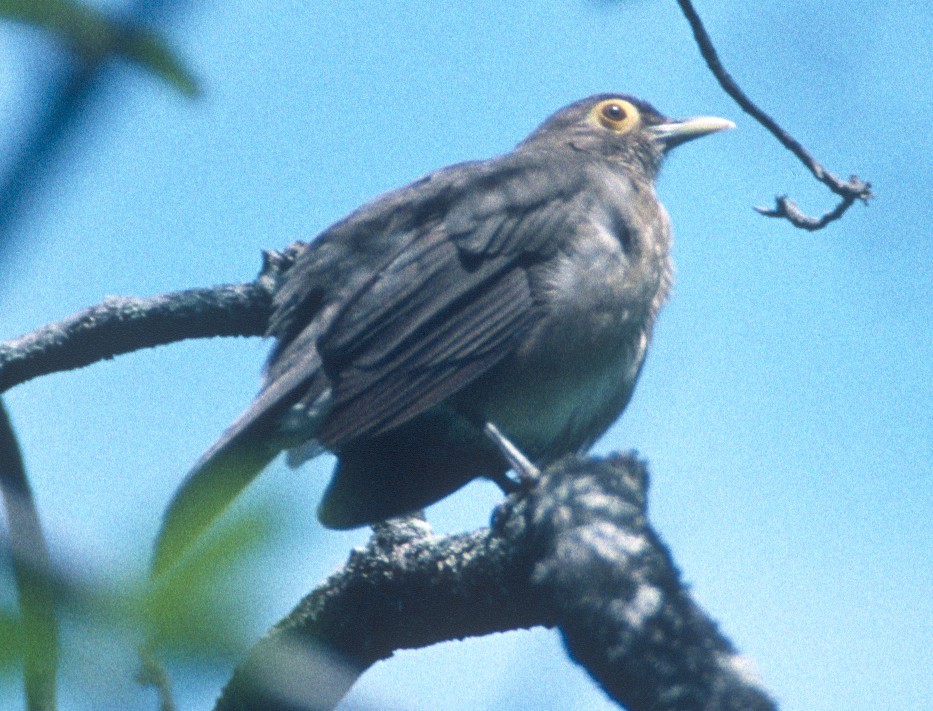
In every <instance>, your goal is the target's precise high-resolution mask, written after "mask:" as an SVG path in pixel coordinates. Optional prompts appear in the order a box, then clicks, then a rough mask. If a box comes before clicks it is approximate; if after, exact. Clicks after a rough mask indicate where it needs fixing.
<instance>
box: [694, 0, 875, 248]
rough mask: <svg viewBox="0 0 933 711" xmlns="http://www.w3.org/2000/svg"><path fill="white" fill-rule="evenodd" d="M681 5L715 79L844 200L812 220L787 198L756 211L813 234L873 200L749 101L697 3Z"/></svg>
mask: <svg viewBox="0 0 933 711" xmlns="http://www.w3.org/2000/svg"><path fill="white" fill-rule="evenodd" d="M677 4H678V5H680V9H681V10H682V11H683V13H684V15H685V16H686V18H687V22H689V23H690V27H691V29H692V30H693V36H694V37H695V38H696V41H697V44H698V45H699V47H700V53H701V54H702V55H703V59H704V60H706V64H707V66H708V67H709V68H710V71H711V72H713V76H715V77H716V79H717V80H718V81H719V84H720V86H722V88H723V90H725V92H726V93H727V94H728V95H729V96H731V97H732V98H733V99H734V100H735V102H736V103H737V104H738V105H739V106H740V107H741V108H742V110H743V111H745V113H747V114H749V115H750V116H751V117H752V118H754V119H755V120H756V121H758V123H760V124H761V125H762V126H764V127H765V128H766V129H768V131H770V132H771V133H772V134H773V135H774V137H775V138H777V139H778V140H779V141H780V142H781V144H782V145H783V146H784V147H785V148H786V149H787V150H789V151H790V152H791V153H793V154H794V155H795V156H797V158H798V159H799V160H800V162H801V163H803V164H804V165H805V166H806V167H807V168H808V169H809V171H810V172H811V173H813V176H814V177H815V178H816V179H817V180H819V181H820V182H822V183H823V184H824V185H826V186H827V187H829V189H830V190H832V191H833V192H834V193H836V194H837V195H839V196H840V197H841V198H842V200H841V201H840V202H839V204H838V205H836V207H835V208H833V209H832V210H830V211H829V212H826V213H825V214H823V215H822V216H821V217H810V216H809V215H806V214H804V213H803V211H801V210H800V208H799V207H797V205H796V204H795V203H794V202H793V201H792V200H791V199H790V198H788V197H787V196H786V195H782V196H779V197H778V198H777V204H776V206H775V207H774V208H762V207H756V208H755V209H756V210H757V211H758V212H760V213H761V214H762V215H765V216H767V217H784V218H786V219H787V220H789V221H790V222H791V223H792V224H793V225H795V226H796V227H800V228H802V229H805V230H811V231H812V230H818V229H821V228H823V227H825V226H826V225H828V224H829V223H830V222H832V221H833V220H838V219H839V218H840V217H842V215H843V213H844V212H845V211H846V210H848V209H849V207H850V206H851V205H852V203H854V202H855V201H856V200H861V201H862V202H867V201H868V199H869V198H871V197H873V195H872V192H871V184H870V183H867V182H865V181H863V180H861V179H860V178H859V177H858V176H856V175H853V176H852V177H851V178H849V180H848V182H846V181H843V180H840V179H839V178H837V177H836V176H835V175H833V174H832V173H830V172H829V171H828V170H826V169H825V168H824V167H823V166H822V165H820V164H819V163H818V162H817V160H816V159H815V158H814V157H813V156H811V155H810V153H809V152H808V151H807V149H806V148H804V147H803V146H802V145H801V144H800V142H799V141H797V139H795V138H794V137H793V136H791V135H790V134H789V133H787V132H786V131H785V130H784V129H783V128H781V127H780V126H779V125H778V123H777V122H776V121H775V120H774V119H773V118H771V117H770V116H769V115H768V114H766V113H765V112H764V111H762V110H761V109H760V108H759V107H758V106H757V105H756V104H755V103H754V102H753V101H752V100H751V99H749V98H748V96H747V95H746V94H745V92H744V91H742V89H740V88H739V85H738V84H737V83H736V82H735V80H734V79H733V78H732V76H731V75H730V74H729V72H727V71H726V69H725V67H723V66H722V62H720V60H719V55H718V53H717V52H716V48H715V47H714V46H713V42H712V40H711V39H710V37H709V34H708V33H707V32H706V28H705V27H704V26H703V22H702V21H701V20H700V16H699V15H698V14H697V11H696V10H695V9H694V8H693V4H692V3H691V2H690V0H677Z"/></svg>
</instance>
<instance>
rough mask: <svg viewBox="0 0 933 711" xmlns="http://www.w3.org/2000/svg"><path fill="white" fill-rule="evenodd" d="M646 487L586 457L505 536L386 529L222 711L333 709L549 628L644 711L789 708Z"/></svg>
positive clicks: (518, 506) (521, 506) (506, 521)
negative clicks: (411, 659) (728, 634)
mask: <svg viewBox="0 0 933 711" xmlns="http://www.w3.org/2000/svg"><path fill="white" fill-rule="evenodd" d="M646 489H647V473H646V471H645V468H644V464H643V463H642V462H640V461H638V460H637V459H635V458H634V457H633V456H630V455H629V456H619V455H615V456H613V457H610V458H609V459H607V460H595V459H584V458H580V457H571V458H568V459H565V460H563V461H561V462H559V463H558V464H556V465H554V466H553V467H551V468H549V469H548V470H546V471H545V472H544V474H543V475H542V477H541V480H540V481H539V482H538V484H537V485H536V486H535V487H534V488H533V489H531V490H530V491H528V492H526V493H524V494H519V495H513V496H511V497H509V499H508V500H507V502H506V503H505V504H503V505H502V506H501V507H500V508H499V509H498V510H497V512H496V514H495V516H494V520H493V525H492V527H491V528H490V529H481V530H479V531H475V532H473V533H469V534H461V535H457V536H449V537H438V536H435V535H432V533H431V530H430V528H429V527H428V525H427V524H426V523H425V522H424V521H423V520H422V519H418V518H409V519H402V520H396V521H392V522H389V523H387V524H384V525H382V526H378V527H376V529H375V533H374V535H373V537H372V539H371V540H370V542H369V544H368V545H367V547H366V548H365V549H363V550H357V551H354V553H353V554H352V555H351V556H350V559H349V561H348V562H347V564H346V566H345V567H344V568H343V569H342V570H340V571H338V572H337V573H336V574H335V575H333V576H332V577H331V578H330V579H328V580H327V581H326V582H325V583H324V584H323V585H321V586H320V587H319V588H318V589H317V590H315V591H314V592H312V593H311V594H310V595H308V596H307V597H306V598H305V599H304V600H303V601H302V602H301V603H300V604H299V605H298V607H296V608H295V610H294V611H293V612H292V613H291V614H289V615H288V616H287V617H286V618H285V619H283V620H282V621H281V622H280V623H279V624H278V625H276V626H275V627H274V628H273V629H272V630H271V631H270V632H269V634H268V635H267V636H266V637H265V638H263V639H262V640H261V641H260V642H259V643H258V644H257V645H256V647H255V648H254V650H253V651H252V652H251V654H250V655H249V658H248V659H247V660H246V661H245V663H244V664H243V665H242V666H240V667H239V668H238V669H237V670H236V672H235V673H234V675H233V677H232V679H231V680H230V682H229V684H228V685H227V687H226V688H225V689H224V691H223V693H222V695H221V697H220V699H219V700H218V702H217V705H216V707H215V711H234V710H236V711H258V710H259V709H263V710H267V711H298V710H299V709H301V710H302V711H308V710H310V709H314V710H315V711H322V710H324V709H333V708H334V707H335V706H336V705H337V703H338V702H339V700H340V698H341V697H342V696H343V695H344V694H345V693H346V691H347V690H348V689H349V688H350V686H351V685H352V684H353V682H354V681H355V679H356V678H357V677H358V676H359V675H360V674H362V673H363V671H364V670H365V669H366V668H368V667H369V666H371V665H372V664H374V663H375V662H376V661H378V660H381V659H385V658H387V657H389V656H391V654H392V653H393V652H394V651H395V650H398V649H410V648H416V647H424V646H427V645H429V644H434V643H436V642H441V641H445V640H450V639H460V638H463V637H467V636H474V635H483V634H488V633H490V632H502V631H507V630H513V629H519V628H525V627H531V626H534V625H544V626H546V627H555V626H556V627H558V628H559V629H560V631H561V633H562V634H563V637H564V641H565V643H566V645H567V649H568V652H569V653H570V655H571V656H572V657H573V658H574V659H575V660H576V661H577V662H578V663H580V664H582V665H583V666H584V667H585V668H586V669H587V671H589V673H590V674H591V675H592V676H593V678H594V679H595V680H596V681H597V682H598V683H599V684H600V685H601V686H602V688H603V689H604V690H605V691H606V693H607V694H609V695H610V696H611V697H612V698H613V699H615V700H616V701H618V702H619V703H620V704H623V705H624V706H625V707H626V708H627V709H629V710H630V711H647V710H648V709H651V710H652V711H668V710H670V711H674V710H675V709H676V710H678V711H683V710H686V709H704V710H706V711H724V710H726V709H729V710H731V709H735V710H736V711H737V710H739V709H742V710H743V711H756V710H759V709H760V710H762V711H765V710H767V709H775V708H776V706H775V704H774V702H773V701H772V700H771V699H770V698H769V697H768V695H767V693H766V692H765V691H764V690H763V689H762V688H761V686H760V684H759V682H758V681H757V680H756V679H755V678H754V677H753V675H752V674H751V673H749V671H748V667H749V664H748V663H747V662H746V661H745V660H743V658H742V657H740V656H739V655H737V654H736V652H735V650H734V649H733V647H732V645H731V644H730V642H729V641H728V640H727V639H725V638H724V637H723V636H722V635H721V634H720V633H719V631H718V630H717V627H716V624H715V623H714V622H713V621H712V620H710V619H709V618H708V617H707V616H706V615H705V614H704V613H703V612H702V610H700V608H699V607H698V606H697V605H696V603H695V602H694V601H693V600H692V599H691V598H690V596H689V594H688V592H687V591H686V589H685V588H684V586H683V583H682V582H681V581H680V576H679V573H678V571H677V569H676V568H675V567H674V564H673V561H672V560H671V557H670V554H669V552H668V551H667V549H666V547H665V546H664V544H663V543H662V542H661V540H660V539H659V537H658V536H657V534H655V533H654V531H653V530H652V529H651V528H650V526H649V524H648V522H647V520H646V518H645V494H646Z"/></svg>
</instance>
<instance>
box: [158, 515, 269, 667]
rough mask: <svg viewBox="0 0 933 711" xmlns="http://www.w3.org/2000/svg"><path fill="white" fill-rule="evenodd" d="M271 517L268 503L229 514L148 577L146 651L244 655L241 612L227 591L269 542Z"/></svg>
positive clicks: (196, 654)
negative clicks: (165, 567)
mask: <svg viewBox="0 0 933 711" xmlns="http://www.w3.org/2000/svg"><path fill="white" fill-rule="evenodd" d="M275 521H276V514H275V511H274V510H273V509H271V508H267V507H261V508H257V509H253V510H249V511H246V512H243V513H239V514H234V515H232V516H229V517H228V518H227V520H226V521H223V520H222V522H221V523H220V525H219V526H218V527H217V530H216V531H213V532H211V533H210V534H208V535H207V536H206V537H205V539H204V540H203V541H201V542H200V543H199V544H198V545H196V546H195V547H194V548H193V549H192V550H191V551H190V552H189V553H188V554H187V555H185V556H184V557H183V558H181V559H180V561H179V562H178V564H177V565H176V566H175V567H173V568H171V569H170V570H169V571H167V572H166V573H165V574H163V575H162V576H160V577H159V578H157V579H156V580H154V581H152V584H151V586H150V587H149V588H148V590H147V591H146V592H145V593H144V595H143V599H142V612H143V616H144V618H145V621H146V624H147V627H148V628H149V630H150V636H149V643H148V646H149V648H150V649H156V648H158V649H160V650H162V651H165V652H169V653H173V654H178V653H182V654H185V655H187V656H189V657H190V656H195V657H199V658H202V659H204V658H209V657H212V656H217V655H220V656H224V655H230V654H231V653H233V654H236V653H242V651H243V649H244V640H245V634H246V632H245V626H244V625H242V624H240V621H241V620H242V619H243V614H242V611H241V610H237V609H236V607H235V604H234V603H233V602H232V599H233V596H231V595H229V592H230V590H229V588H230V581H231V578H233V577H234V576H235V574H236V572H237V569H238V568H239V567H240V566H241V565H242V564H243V563H245V562H246V561H247V559H248V558H249V557H250V556H251V555H253V554H254V553H255V552H256V551H257V550H258V549H260V548H261V547H263V546H264V545H265V544H267V543H268V542H269V540H270V537H271V533H272V530H273V528H274V526H275Z"/></svg>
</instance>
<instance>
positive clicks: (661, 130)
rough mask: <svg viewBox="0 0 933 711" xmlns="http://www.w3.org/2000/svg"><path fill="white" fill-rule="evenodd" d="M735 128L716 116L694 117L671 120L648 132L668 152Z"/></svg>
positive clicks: (730, 122)
mask: <svg viewBox="0 0 933 711" xmlns="http://www.w3.org/2000/svg"><path fill="white" fill-rule="evenodd" d="M727 128H735V124H734V123H732V121H729V120H727V119H724V118H718V117H716V116H694V117H693V118H687V119H670V120H668V121H666V122H665V123H661V124H658V125H657V126H651V127H650V128H649V129H648V132H649V133H651V135H652V136H653V137H654V140H656V141H657V142H658V143H660V144H661V145H662V146H664V150H665V151H668V150H670V149H671V148H674V147H675V146H679V145H680V144H681V143H686V142H687V141H692V140H693V139H694V138H699V137H700V136H706V135H708V134H710V133H716V132H717V131H725V130H726V129H727Z"/></svg>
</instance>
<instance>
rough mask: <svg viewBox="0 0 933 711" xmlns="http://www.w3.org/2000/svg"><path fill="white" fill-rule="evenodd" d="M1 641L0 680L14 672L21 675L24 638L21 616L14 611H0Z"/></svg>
mask: <svg viewBox="0 0 933 711" xmlns="http://www.w3.org/2000/svg"><path fill="white" fill-rule="evenodd" d="M0 640H2V641H0V678H2V677H3V676H4V675H6V674H10V673H12V672H16V673H19V671H20V664H21V663H22V659H23V636H22V628H21V627H20V623H19V615H17V614H16V612H15V611H13V610H5V609H0Z"/></svg>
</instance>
